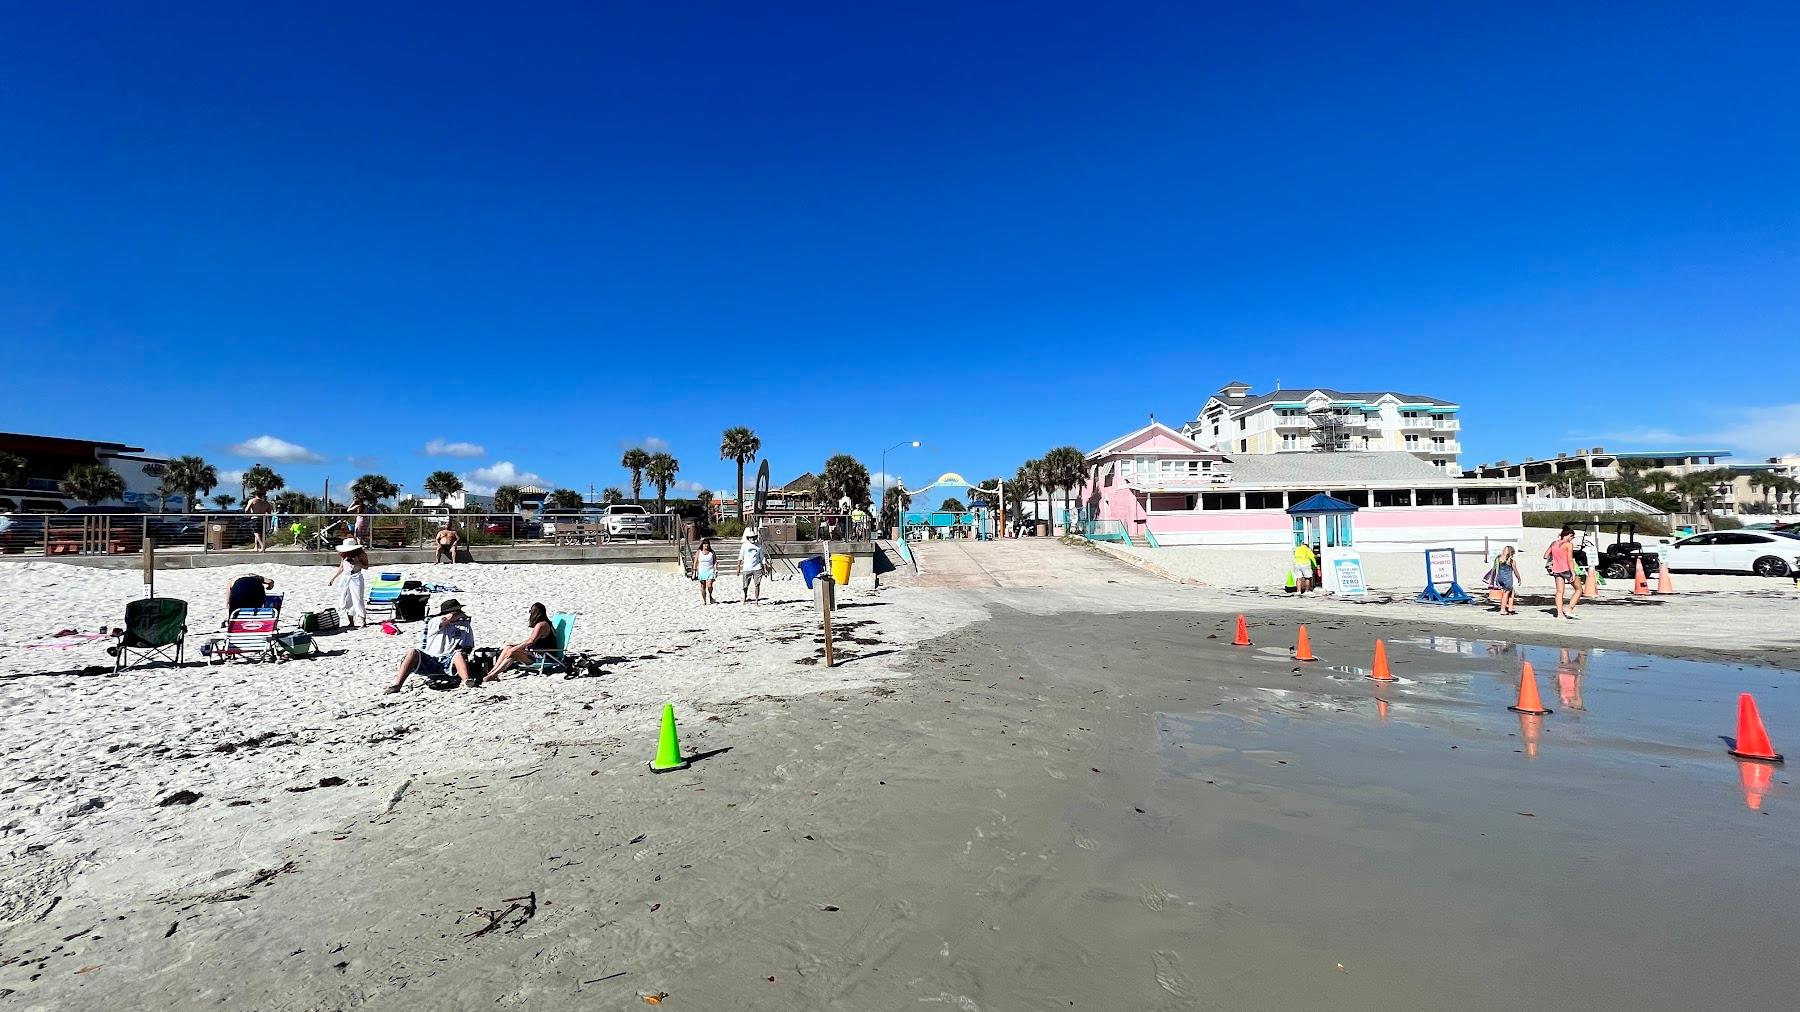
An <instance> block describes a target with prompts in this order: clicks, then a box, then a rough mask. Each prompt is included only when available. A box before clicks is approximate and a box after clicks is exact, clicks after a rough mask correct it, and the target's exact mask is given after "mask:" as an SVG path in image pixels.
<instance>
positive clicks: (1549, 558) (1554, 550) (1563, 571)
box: [1544, 527, 1581, 618]
mask: <svg viewBox="0 0 1800 1012" xmlns="http://www.w3.org/2000/svg"><path fill="white" fill-rule="evenodd" d="M1544 561H1545V563H1546V565H1545V567H1544V568H1545V569H1548V570H1549V571H1550V578H1551V580H1553V581H1555V584H1556V617H1557V618H1574V617H1575V605H1576V604H1577V603H1578V602H1580V600H1581V584H1580V582H1578V581H1577V580H1576V579H1575V530H1574V528H1572V527H1564V528H1563V529H1562V533H1560V534H1558V535H1557V536H1556V540H1555V541H1552V542H1550V547H1549V548H1546V549H1545V550H1544ZM1564 587H1567V588H1568V589H1569V603H1568V604H1567V605H1564V604H1563V588H1564Z"/></svg>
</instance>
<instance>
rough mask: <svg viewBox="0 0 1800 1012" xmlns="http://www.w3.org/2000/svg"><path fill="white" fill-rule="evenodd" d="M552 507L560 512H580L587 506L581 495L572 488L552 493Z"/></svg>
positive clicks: (560, 489)
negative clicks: (579, 510)
mask: <svg viewBox="0 0 1800 1012" xmlns="http://www.w3.org/2000/svg"><path fill="white" fill-rule="evenodd" d="M550 505H551V506H554V507H555V508H557V509H559V510H578V509H580V508H581V507H582V506H584V505H586V504H585V503H583V502H582V501H581V493H580V492H577V491H575V490H574V489H572V488H559V489H557V490H556V491H554V492H552V493H550Z"/></svg>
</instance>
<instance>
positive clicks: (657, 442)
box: [619, 436, 669, 453]
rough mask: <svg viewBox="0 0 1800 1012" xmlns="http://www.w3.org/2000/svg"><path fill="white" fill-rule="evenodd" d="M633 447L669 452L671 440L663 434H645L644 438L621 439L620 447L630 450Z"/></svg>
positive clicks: (649, 451)
mask: <svg viewBox="0 0 1800 1012" xmlns="http://www.w3.org/2000/svg"><path fill="white" fill-rule="evenodd" d="M633 447H636V448H638V449H640V450H643V451H645V452H646V453H667V452H669V441H668V440H666V439H664V438H662V437H661V436H645V437H644V438H642V439H621V440H619V449H621V450H629V449H631V448H633Z"/></svg>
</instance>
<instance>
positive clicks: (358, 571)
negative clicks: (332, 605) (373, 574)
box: [325, 538, 369, 629]
mask: <svg viewBox="0 0 1800 1012" xmlns="http://www.w3.org/2000/svg"><path fill="white" fill-rule="evenodd" d="M337 552H338V567H337V571H336V572H334V573H332V574H331V579H330V580H327V581H326V582H325V586H327V587H329V586H331V585H332V584H335V583H337V582H338V581H339V580H343V581H344V585H343V586H342V587H339V588H338V609H339V611H340V612H341V613H342V614H343V617H344V628H346V629H354V628H356V622H357V620H358V619H360V620H361V621H362V624H363V625H365V626H366V625H368V624H369V595H368V594H367V592H366V591H365V588H364V585H363V570H365V569H368V568H369V553H367V552H365V551H363V546H362V542H360V541H358V540H356V539H355V538H351V539H349V540H348V541H345V542H344V543H343V544H341V545H339V546H337Z"/></svg>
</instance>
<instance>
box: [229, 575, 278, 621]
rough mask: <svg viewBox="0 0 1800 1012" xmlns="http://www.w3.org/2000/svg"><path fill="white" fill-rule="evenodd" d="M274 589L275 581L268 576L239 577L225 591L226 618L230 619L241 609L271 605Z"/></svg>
mask: <svg viewBox="0 0 1800 1012" xmlns="http://www.w3.org/2000/svg"><path fill="white" fill-rule="evenodd" d="M274 589H275V581H274V580H271V579H269V578H268V577H266V576H257V575H256V574H255V573H251V574H250V575H249V576H240V577H238V578H237V579H235V580H233V581H231V586H230V587H229V588H228V589H227V590H226V591H225V616H226V617H227V618H230V617H231V613H232V612H234V611H237V610H238V609H239V608H261V607H263V606H264V605H266V604H268V603H269V591H271V590H274Z"/></svg>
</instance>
